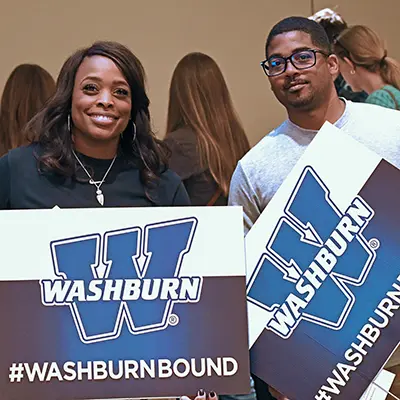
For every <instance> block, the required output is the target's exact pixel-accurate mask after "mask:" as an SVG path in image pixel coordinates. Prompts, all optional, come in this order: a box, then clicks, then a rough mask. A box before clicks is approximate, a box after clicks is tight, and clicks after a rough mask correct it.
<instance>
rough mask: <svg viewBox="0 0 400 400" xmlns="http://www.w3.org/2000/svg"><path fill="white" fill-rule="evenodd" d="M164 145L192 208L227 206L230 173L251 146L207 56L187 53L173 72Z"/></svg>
mask: <svg viewBox="0 0 400 400" xmlns="http://www.w3.org/2000/svg"><path fill="white" fill-rule="evenodd" d="M165 142H166V143H167V144H168V146H169V148H170V150H171V158H170V161H169V167H170V168H171V169H172V170H173V171H175V172H176V173H177V174H178V175H179V176H180V177H181V179H182V180H183V183H184V185H185V187H186V190H187V192H188V194H189V197H190V199H191V203H192V205H195V206H204V205H226V204H227V197H228V191H229V184H230V180H231V176H232V174H233V171H234V169H235V167H236V164H237V162H238V160H239V159H240V158H242V157H243V155H244V154H245V153H246V152H247V151H248V150H249V148H250V146H249V142H248V140H247V137H246V134H245V132H244V129H243V127H242V125H241V123H240V121H239V119H238V116H237V114H236V112H235V109H234V107H233V104H232V100H231V96H230V94H229V90H228V87H227V85H226V82H225V79H224V77H223V75H222V72H221V70H220V68H219V67H218V65H217V64H216V62H215V61H214V60H213V59H212V58H211V57H209V56H208V55H206V54H203V53H190V54H187V55H186V56H185V57H183V58H182V60H180V61H179V63H178V65H177V66H176V68H175V71H174V73H173V76H172V80H171V85H170V90H169V105H168V120H167V133H166V137H165Z"/></svg>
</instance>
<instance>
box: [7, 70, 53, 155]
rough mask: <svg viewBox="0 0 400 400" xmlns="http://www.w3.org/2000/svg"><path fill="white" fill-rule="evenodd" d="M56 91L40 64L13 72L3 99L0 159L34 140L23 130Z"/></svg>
mask: <svg viewBox="0 0 400 400" xmlns="http://www.w3.org/2000/svg"><path fill="white" fill-rule="evenodd" d="M55 89H56V84H55V82H54V79H53V78H52V76H51V75H50V74H49V73H48V72H47V71H46V70H45V69H43V68H42V67H40V66H39V65H35V64H21V65H19V66H18V67H16V68H15V69H14V70H13V71H12V73H11V75H10V77H9V78H8V80H7V82H6V84H5V87H4V90H3V96H2V98H1V106H0V156H2V155H3V154H5V153H7V152H8V151H9V150H11V149H14V148H16V147H19V146H22V145H25V144H28V143H29V142H30V141H32V139H35V138H32V137H30V136H29V135H28V134H27V133H25V132H24V127H25V125H26V124H27V123H28V121H30V120H31V119H32V117H33V116H34V115H35V114H36V113H37V112H38V111H40V110H41V109H42V107H43V105H44V104H45V103H46V101H47V100H48V99H49V98H50V97H51V96H52V95H53V94H54V92H55Z"/></svg>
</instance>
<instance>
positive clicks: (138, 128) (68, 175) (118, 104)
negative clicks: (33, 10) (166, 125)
mask: <svg viewBox="0 0 400 400" xmlns="http://www.w3.org/2000/svg"><path fill="white" fill-rule="evenodd" d="M27 131H30V132H32V133H33V135H32V136H34V137H38V141H37V142H36V143H33V144H32V145H30V146H26V147H21V148H18V149H15V150H12V151H11V152H9V153H8V154H7V155H6V156H4V157H2V158H0V176H1V177H2V178H1V182H0V209H29V208H36V209H38V208H53V207H55V206H58V207H60V208H64V207H65V208H72V207H101V206H108V207H119V206H153V205H158V206H171V205H188V204H189V198H188V196H187V193H186V191H185V189H184V187H183V185H182V183H181V181H180V179H179V178H178V176H177V175H175V174H174V173H173V172H172V171H170V170H169V169H168V167H167V158H166V153H165V151H164V144H163V143H162V142H160V141H158V140H157V139H156V138H155V136H154V135H153V133H152V131H151V128H150V113H149V99H148V97H147V94H146V91H145V73H144V70H143V67H142V64H141V63H140V61H139V60H138V59H137V58H136V57H135V55H134V54H132V52H131V51H130V50H129V49H127V48H126V47H125V46H123V45H121V44H119V43H115V42H96V43H94V44H93V45H92V46H91V47H88V48H84V49H81V50H78V51H77V52H75V53H74V54H73V55H72V56H71V57H69V58H68V60H67V61H66V62H65V63H64V65H63V67H62V69H61V72H60V75H59V78H58V81H57V87H56V93H55V94H54V96H53V97H52V98H51V99H50V100H49V102H48V103H47V105H46V107H45V108H44V109H43V110H42V111H41V112H40V113H39V114H37V115H36V116H35V117H34V118H33V119H32V121H31V122H30V123H29V124H28V127H27Z"/></svg>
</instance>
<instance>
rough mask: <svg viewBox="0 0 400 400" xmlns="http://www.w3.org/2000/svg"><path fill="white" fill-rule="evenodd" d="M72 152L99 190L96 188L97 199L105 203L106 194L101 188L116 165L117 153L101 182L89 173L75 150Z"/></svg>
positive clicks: (91, 182)
mask: <svg viewBox="0 0 400 400" xmlns="http://www.w3.org/2000/svg"><path fill="white" fill-rule="evenodd" d="M72 153H73V154H74V156H75V158H76V160H77V161H78V163H79V164H80V166H81V167H82V169H83V170H84V171H85V173H86V175H87V176H88V177H89V183H90V184H91V185H94V186H96V188H97V190H96V198H97V201H98V202H99V203H100V204H101V205H104V195H103V191H102V190H101V189H100V187H101V185H102V184H103V183H104V181H105V179H106V177H107V175H108V173H109V172H110V170H111V168H112V166H113V165H114V162H115V160H116V158H117V155H115V156H114V158H113V159H112V161H111V164H110V166H109V167H108V169H107V171H106V173H105V174H104V176H103V179H102V180H101V181H100V182H99V181H95V180H94V179H93V177H92V176H91V175H90V174H89V172H88V170H87V169H86V168H85V166H84V165H83V163H82V161H81V160H80V159H79V157H78V156H77V154H76V153H75V150H72Z"/></svg>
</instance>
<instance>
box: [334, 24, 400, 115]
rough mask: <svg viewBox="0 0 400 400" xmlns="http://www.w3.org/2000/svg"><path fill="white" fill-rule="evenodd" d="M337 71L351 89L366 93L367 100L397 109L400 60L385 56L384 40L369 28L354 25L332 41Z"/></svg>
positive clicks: (399, 89)
mask: <svg viewBox="0 0 400 400" xmlns="http://www.w3.org/2000/svg"><path fill="white" fill-rule="evenodd" d="M333 50H334V52H335V54H336V55H337V56H338V58H339V65H340V72H341V73H342V75H343V77H344V79H345V80H346V82H348V83H349V84H350V86H351V87H352V89H353V90H356V91H357V90H364V91H365V92H367V93H368V97H367V99H366V100H365V102H366V103H372V104H377V105H379V106H382V107H387V108H393V109H396V110H400V63H399V62H398V61H396V60H395V59H393V58H391V57H388V55H387V50H386V48H385V45H384V42H383V40H382V39H381V38H380V37H379V36H378V35H377V34H376V33H375V32H374V31H373V30H372V29H370V28H368V27H366V26H363V25H354V26H352V27H350V28H348V29H346V30H344V31H343V32H342V33H341V34H340V35H339V36H338V37H337V39H336V40H335V43H334V49H333Z"/></svg>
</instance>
